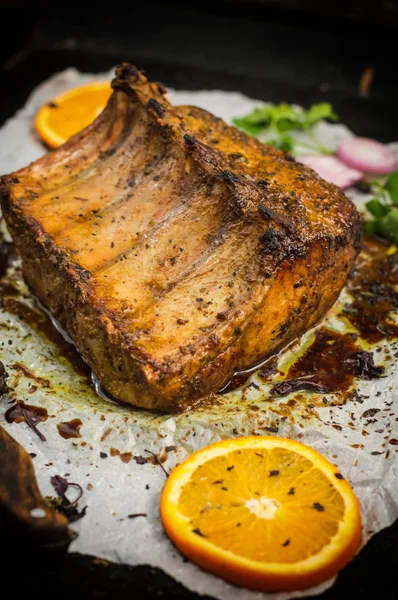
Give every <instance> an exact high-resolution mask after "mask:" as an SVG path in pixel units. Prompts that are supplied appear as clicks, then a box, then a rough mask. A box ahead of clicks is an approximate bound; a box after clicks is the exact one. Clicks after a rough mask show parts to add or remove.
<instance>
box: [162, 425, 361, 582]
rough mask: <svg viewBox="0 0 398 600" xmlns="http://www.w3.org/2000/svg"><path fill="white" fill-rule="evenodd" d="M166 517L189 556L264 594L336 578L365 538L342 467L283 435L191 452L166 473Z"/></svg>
mask: <svg viewBox="0 0 398 600" xmlns="http://www.w3.org/2000/svg"><path fill="white" fill-rule="evenodd" d="M160 513H161V518H162V522H163V526H164V529H165V531H166V533H167V535H168V536H169V537H170V539H171V540H172V541H173V542H174V544H175V545H176V546H177V548H178V549H179V550H180V551H181V552H182V553H183V554H184V555H185V556H187V557H188V558H189V559H191V560H192V561H193V562H195V563H196V564H198V565H199V566H200V567H202V568H203V569H206V570H208V571H210V572H212V573H214V574H215V575H218V576H220V577H222V578H224V579H226V580H228V581H230V582H232V583H235V584H237V585H240V586H244V587H247V588H251V589H255V590H260V591H277V590H280V591H282V590H286V591H287V590H299V589H305V588H308V587H312V586H314V585H317V584H319V583H321V582H323V581H325V580H327V579H329V578H331V577H332V576H334V575H336V573H337V572H338V571H339V570H341V569H342V568H343V567H344V566H345V565H346V564H347V563H348V562H349V561H350V560H351V559H352V558H353V556H354V555H355V553H356V552H357V550H358V548H359V545H360V540H361V515H360V507H359V503H358V500H357V498H356V496H355V494H354V492H353V490H352V488H351V486H350V484H349V483H348V482H347V481H346V480H345V479H344V478H343V476H342V475H341V474H340V472H339V471H338V469H337V468H336V467H335V465H333V464H332V463H330V462H329V461H328V460H327V459H326V458H324V457H323V456H322V455H320V454H319V453H318V452H316V451H315V450H313V449H312V448H310V447H308V446H305V445H304V444H301V443H300V442H296V441H293V440H289V439H284V438H278V437H257V436H254V437H246V438H236V439H230V440H225V441H222V442H218V443H216V444H213V445H211V446H207V447H206V448H204V449H202V450H200V451H199V452H196V453H194V454H192V455H191V456H190V457H189V458H188V459H187V460H185V461H184V462H183V463H182V464H181V465H179V466H177V467H176V469H174V470H173V472H172V473H171V475H170V477H169V478H168V480H167V482H166V484H165V487H164V489H163V492H162V496H161V503H160Z"/></svg>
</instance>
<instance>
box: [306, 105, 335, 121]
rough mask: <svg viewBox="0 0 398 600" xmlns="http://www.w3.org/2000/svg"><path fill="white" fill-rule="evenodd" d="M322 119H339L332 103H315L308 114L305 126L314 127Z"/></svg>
mask: <svg viewBox="0 0 398 600" xmlns="http://www.w3.org/2000/svg"><path fill="white" fill-rule="evenodd" d="M322 119H330V120H331V121H337V119H338V117H337V115H336V113H335V112H334V110H333V108H332V105H331V104H329V102H321V103H320V104H313V105H312V106H311V108H310V109H309V111H308V112H307V114H306V117H305V126H306V127H312V126H313V125H315V124H316V123H318V122H319V121H321V120H322Z"/></svg>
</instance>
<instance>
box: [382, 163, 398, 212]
mask: <svg viewBox="0 0 398 600" xmlns="http://www.w3.org/2000/svg"><path fill="white" fill-rule="evenodd" d="M384 189H386V190H387V192H388V193H389V194H390V198H391V202H392V203H393V204H398V171H395V172H394V173H391V175H390V176H389V178H388V179H387V181H386V183H385V186H384Z"/></svg>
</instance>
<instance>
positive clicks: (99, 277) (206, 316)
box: [1, 64, 361, 411]
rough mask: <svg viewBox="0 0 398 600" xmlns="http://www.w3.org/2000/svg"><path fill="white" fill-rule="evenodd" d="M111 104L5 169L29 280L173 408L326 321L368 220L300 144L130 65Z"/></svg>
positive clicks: (106, 360) (121, 376)
mask: <svg viewBox="0 0 398 600" xmlns="http://www.w3.org/2000/svg"><path fill="white" fill-rule="evenodd" d="M113 88H114V93H113V95H112V97H111V99H110V101H109V104H108V106H107V108H106V109H105V111H104V112H103V113H102V114H101V115H100V116H99V117H98V119H97V120H96V121H95V122H94V123H93V124H92V125H91V126H90V127H88V128H87V129H85V130H84V131H82V132H81V133H79V134H78V135H76V136H75V137H73V138H72V139H71V140H70V141H68V142H67V143H66V144H65V145H64V146H62V147H61V148H59V149H58V150H56V151H55V152H52V153H50V154H48V155H46V156H44V157H43V158H41V159H40V160H38V161H36V162H35V163H33V164H32V165H30V166H28V167H26V168H25V169H22V170H20V171H18V172H16V173H13V174H11V175H9V176H5V177H3V178H2V181H1V191H2V193H1V195H2V207H3V210H4V214H5V217H6V220H7V224H8V226H9V229H10V232H11V234H12V236H13V238H14V241H15V243H16V246H17V248H18V251H19V253H20V254H21V256H22V259H23V266H24V273H25V277H26V279H27V280H28V282H29V284H30V285H31V287H32V288H33V290H34V291H35V293H36V294H37V296H38V297H39V298H40V300H41V301H42V302H43V303H44V304H45V305H47V306H48V307H49V309H50V310H51V312H52V313H53V314H54V316H55V317H56V318H57V319H58V320H59V321H60V322H61V323H62V325H63V326H64V327H65V328H66V330H67V331H68V332H69V334H70V335H71V337H72V338H73V340H74V341H75V343H76V346H77V347H78V349H79V351H80V352H81V354H82V356H83V357H84V359H85V360H86V361H87V362H88V364H89V365H90V366H91V367H92V369H93V371H94V372H95V373H96V375H97V376H98V378H99V380H100V382H101V384H102V386H103V387H104V389H105V390H107V391H108V392H109V393H110V394H112V395H113V396H114V397H116V398H118V399H120V400H123V401H125V402H129V403H131V404H134V405H135V406H141V407H147V408H156V409H160V410H163V411H175V410H179V409H182V408H186V407H188V406H190V405H192V404H193V403H194V402H195V401H196V400H198V399H199V398H201V397H203V396H205V395H208V394H210V393H213V392H216V391H217V390H218V389H220V387H221V386H222V385H223V384H224V383H225V382H226V381H227V380H228V379H229V378H230V377H231V375H232V374H233V372H234V371H235V370H239V369H243V368H247V367H250V366H252V365H255V364H256V363H258V361H260V360H261V359H263V358H264V357H265V356H266V355H268V354H270V353H272V352H274V351H275V350H277V349H278V348H280V347H282V346H284V345H285V344H286V343H288V342H289V341H290V340H292V339H294V338H295V337H297V336H299V335H300V334H301V333H302V332H303V331H305V330H306V329H308V328H309V327H311V326H312V325H314V324H315V323H316V322H317V321H318V320H319V319H320V317H322V315H323V314H324V313H325V312H326V311H327V310H328V309H329V308H330V307H331V306H332V304H333V303H334V301H335V300H336V298H337V296H338V294H339V292H340V290H341V288H342V286H343V284H344V281H345V278H346V276H347V274H348V271H349V269H350V266H351V264H352V262H353V260H354V257H355V255H356V253H357V252H358V249H359V246H360V239H361V219H360V217H359V215H358V213H357V211H356V210H355V208H354V206H353V204H352V203H351V202H350V201H349V200H348V199H347V198H346V197H345V196H344V194H343V193H342V192H341V191H340V190H339V189H338V188H337V187H335V186H333V185H330V184H328V183H326V182H325V181H323V180H322V179H320V178H319V177H318V176H317V175H316V174H315V173H314V172H313V171H312V170H311V169H308V168H307V167H304V166H303V165H301V164H298V163H296V162H295V161H294V160H293V159H292V158H291V157H290V156H289V155H287V154H284V153H282V152H280V151H278V150H275V149H273V148H271V147H269V146H265V145H263V144H260V143H259V142H257V141H256V140H254V139H252V138H249V137H248V136H246V135H245V134H244V133H242V132H240V131H238V130H237V129H235V128H233V127H228V126H227V125H226V124H225V123H224V122H223V121H222V120H221V119H217V118H215V117H214V116H212V115H211V114H209V113H207V112H206V111H203V110H201V109H199V108H195V107H189V106H181V107H172V106H171V105H170V104H169V102H168V101H167V99H166V97H165V95H164V88H163V86H161V85H159V84H156V83H150V82H148V81H147V80H146V78H145V76H144V75H143V73H142V72H140V71H137V70H136V69H135V68H134V67H132V66H131V65H127V64H123V65H121V66H120V67H119V68H118V69H117V76H116V78H115V80H114V81H113Z"/></svg>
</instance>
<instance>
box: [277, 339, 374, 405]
mask: <svg viewBox="0 0 398 600" xmlns="http://www.w3.org/2000/svg"><path fill="white" fill-rule="evenodd" d="M356 339H357V336H356V335H355V334H352V333H346V334H341V333H338V332H336V331H332V330H330V329H326V328H321V329H318V331H316V333H315V340H314V342H313V343H312V344H311V346H310V347H309V348H308V349H307V351H306V352H305V353H304V355H303V356H301V357H300V358H298V359H297V360H296V361H295V363H294V364H293V365H292V366H291V367H290V369H289V371H288V372H287V374H286V378H285V380H284V381H280V382H278V383H276V384H275V385H274V386H273V387H272V389H271V394H272V395H277V396H285V395H286V394H290V393H291V392H298V391H301V390H305V391H309V392H317V393H321V394H326V393H328V392H336V391H343V390H347V389H348V388H349V387H350V386H351V384H352V383H353V382H354V379H355V378H359V379H375V378H378V377H381V376H382V374H383V372H384V369H383V367H376V366H375V364H374V362H373V354H371V353H370V352H365V351H364V350H362V349H361V348H360V346H358V344H357V343H356Z"/></svg>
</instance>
